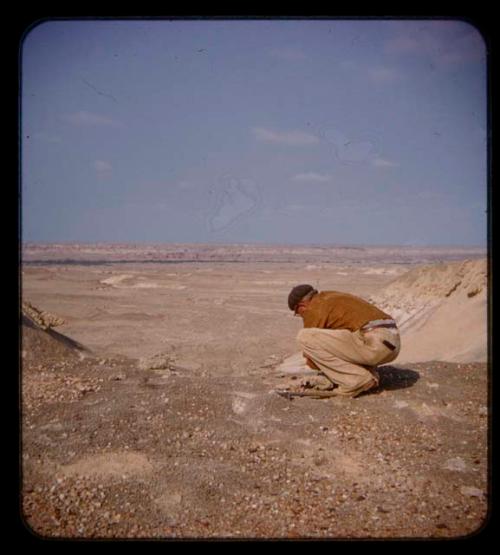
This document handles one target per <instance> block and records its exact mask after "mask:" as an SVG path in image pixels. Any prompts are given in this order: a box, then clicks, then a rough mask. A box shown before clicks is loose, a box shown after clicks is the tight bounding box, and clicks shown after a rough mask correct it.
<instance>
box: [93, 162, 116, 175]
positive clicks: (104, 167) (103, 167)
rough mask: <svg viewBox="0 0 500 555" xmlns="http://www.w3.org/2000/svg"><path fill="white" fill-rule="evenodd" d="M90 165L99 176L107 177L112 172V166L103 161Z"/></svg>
mask: <svg viewBox="0 0 500 555" xmlns="http://www.w3.org/2000/svg"><path fill="white" fill-rule="evenodd" d="M92 165H93V167H94V169H95V171H96V172H97V173H98V174H99V175H108V174H109V173H111V172H112V171H113V166H112V165H111V164H110V163H109V162H106V161H105V160H94V163H93V164H92Z"/></svg>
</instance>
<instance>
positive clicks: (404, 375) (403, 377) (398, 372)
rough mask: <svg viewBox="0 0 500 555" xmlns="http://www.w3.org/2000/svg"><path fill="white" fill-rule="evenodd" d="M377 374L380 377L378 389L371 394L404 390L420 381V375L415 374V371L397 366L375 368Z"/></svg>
mask: <svg viewBox="0 0 500 555" xmlns="http://www.w3.org/2000/svg"><path fill="white" fill-rule="evenodd" d="M377 372H378V373H379V376H380V382H379V386H378V388H377V389H376V390H374V391H373V393H380V392H382V391H392V390H395V389H405V388H406V387H411V386H412V385H414V384H415V383H416V382H417V381H418V380H419V379H420V374H419V373H418V372H415V370H409V369H408V368H399V367H397V366H380V367H379V368H377Z"/></svg>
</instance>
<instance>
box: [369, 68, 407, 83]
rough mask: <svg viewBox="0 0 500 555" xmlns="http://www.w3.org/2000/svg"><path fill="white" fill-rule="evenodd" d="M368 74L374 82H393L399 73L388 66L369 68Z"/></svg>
mask: <svg viewBox="0 0 500 555" xmlns="http://www.w3.org/2000/svg"><path fill="white" fill-rule="evenodd" d="M368 76H369V77H370V79H371V80H372V81H373V82H374V83H392V82H393V81H394V80H395V79H396V78H397V77H398V76H399V73H398V72H397V71H396V70H395V69H392V68H388V67H373V68H370V69H369V70H368Z"/></svg>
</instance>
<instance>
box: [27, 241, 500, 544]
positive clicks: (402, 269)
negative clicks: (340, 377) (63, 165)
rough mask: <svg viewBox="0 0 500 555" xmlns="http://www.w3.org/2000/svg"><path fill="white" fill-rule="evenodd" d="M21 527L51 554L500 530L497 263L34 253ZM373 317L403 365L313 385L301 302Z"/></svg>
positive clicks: (342, 253) (352, 252) (285, 250)
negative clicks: (283, 392)
mask: <svg viewBox="0 0 500 555" xmlns="http://www.w3.org/2000/svg"><path fill="white" fill-rule="evenodd" d="M22 259H23V264H22V267H21V270H20V274H21V275H20V277H21V285H22V302H23V306H24V309H23V318H22V334H21V338H22V342H21V345H20V355H21V356H20V373H21V378H22V380H21V383H22V390H21V393H22V400H21V407H20V409H21V411H20V414H21V419H22V422H21V424H22V437H21V440H22V447H21V461H22V463H21V466H22V468H21V471H22V488H21V492H20V510H21V513H22V518H23V520H24V523H25V526H26V528H27V529H28V530H29V531H30V533H32V534H34V535H36V536H39V537H43V538H61V537H62V538H152V539H158V540H161V539H166V540H169V539H178V538H182V539H190V538H193V539H205V538H206V539H214V538H224V539H236V538H238V539H346V538H349V539H366V538H374V539H402V538H411V539H429V538H459V537H464V536H469V535H472V534H476V533H478V531H480V530H481V529H482V527H483V526H484V525H485V524H486V522H487V519H488V510H489V496H490V487H489V486H490V483H489V474H490V468H489V466H490V465H489V460H490V459H489V450H488V438H489V435H488V434H489V426H488V423H489V417H490V411H489V397H488V381H489V380H488V363H487V360H488V357H487V354H488V353H487V320H488V318H487V314H488V312H487V293H488V280H487V264H486V254H485V252H484V251H481V249H472V248H470V249H460V248H453V249H452V248H449V249H444V248H443V249H432V248H424V247H422V248H410V247H392V248H374V247H366V248H344V247H331V248H327V247H321V248H320V247H278V246H277V247H272V246H267V247H263V246H246V247H245V246H241V245H233V246H225V247H224V246H214V245H204V246H200V245H176V246H159V245H152V246H137V245H112V246H110V245H68V244H60V245H48V244H47V245H25V246H24V248H23V252H22ZM299 283H310V284H311V285H313V286H315V287H316V288H318V289H320V290H328V289H334V290H339V291H346V292H350V293H353V294H356V295H359V296H361V297H363V298H366V299H369V300H372V301H373V302H375V303H376V304H378V305H379V306H381V308H384V309H386V311H389V313H390V314H391V315H393V316H394V318H395V319H396V320H397V321H398V324H400V329H401V333H402V344H403V348H402V350H401V354H400V356H399V358H398V359H396V360H395V361H394V362H393V363H391V364H390V365H386V366H382V367H380V368H379V372H380V376H381V382H380V385H379V387H378V388H377V389H376V390H373V391H369V392H367V393H366V394H363V395H361V396H359V397H358V398H355V399H345V398H332V399H326V400H317V399H310V398H309V399H307V398H292V399H287V398H284V397H282V396H279V395H278V394H277V393H276V389H287V388H292V387H295V386H296V385H297V384H300V383H303V382H304V381H307V380H309V379H312V378H313V377H314V374H315V372H314V371H312V370H310V369H308V368H307V367H306V366H305V365H304V364H303V362H304V360H303V358H302V356H301V354H300V353H299V352H298V351H297V349H298V347H297V344H296V341H295V336H296V335H297V332H298V331H299V330H300V329H301V327H302V321H301V319H300V318H294V317H293V315H292V313H291V312H290V311H289V310H288V307H287V302H286V301H287V296H288V293H289V291H290V289H291V288H292V287H293V286H294V285H297V284H299Z"/></svg>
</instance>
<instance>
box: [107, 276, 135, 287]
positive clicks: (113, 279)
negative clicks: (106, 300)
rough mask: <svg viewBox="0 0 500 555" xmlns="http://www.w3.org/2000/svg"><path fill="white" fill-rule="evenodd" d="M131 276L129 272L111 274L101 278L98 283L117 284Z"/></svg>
mask: <svg viewBox="0 0 500 555" xmlns="http://www.w3.org/2000/svg"><path fill="white" fill-rule="evenodd" d="M131 277H133V276H132V275H130V274H121V275H118V276H111V277H109V278H106V279H102V280H101V282H100V283H102V284H103V285H112V286H113V285H118V284H119V283H121V282H122V281H124V280H126V279H129V278H131Z"/></svg>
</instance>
